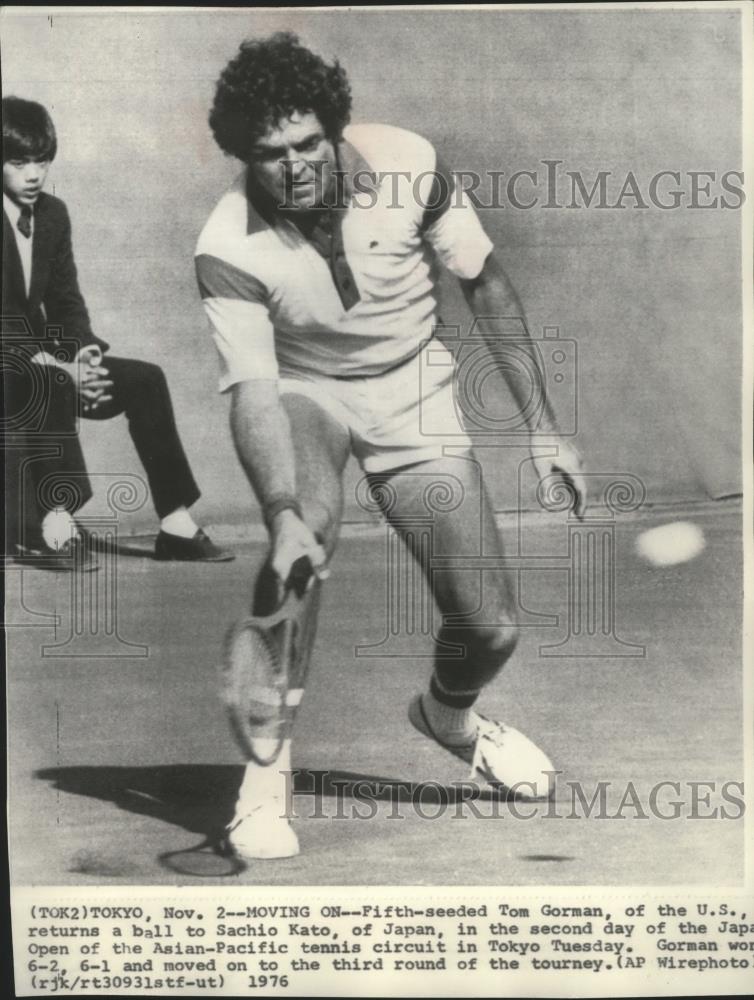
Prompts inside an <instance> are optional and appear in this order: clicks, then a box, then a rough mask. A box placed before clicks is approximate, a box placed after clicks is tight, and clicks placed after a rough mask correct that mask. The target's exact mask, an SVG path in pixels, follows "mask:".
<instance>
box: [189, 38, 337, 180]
mask: <svg viewBox="0 0 754 1000" xmlns="http://www.w3.org/2000/svg"><path fill="white" fill-rule="evenodd" d="M297 111H298V112H308V111H310V112H312V113H313V114H315V115H316V116H317V118H318V119H319V121H320V123H321V125H322V127H323V128H324V130H325V133H326V135H327V137H328V138H329V139H331V140H332V141H337V140H338V139H340V137H341V135H342V133H343V129H344V128H345V126H346V125H347V124H348V121H349V118H350V116H351V87H350V85H349V83H348V78H347V77H346V73H345V70H344V69H343V68H342V67H341V66H340V64H339V63H338V62H337V60H336V61H335V62H334V63H333V64H332V66H330V65H328V64H327V63H326V62H325V61H324V60H323V59H322V58H320V56H317V55H315V54H314V53H313V52H310V51H309V49H307V48H305V47H304V46H303V45H301V44H300V43H299V40H298V37H297V36H296V35H294V34H291V33H290V32H287V31H279V32H276V33H275V34H274V35H270V37H269V38H262V39H253V40H251V41H246V42H243V44H242V45H241V47H240V49H239V52H238V55H237V56H236V57H235V59H232V60H231V61H230V62H229V63H228V65H227V66H226V67H225V69H224V70H223V72H222V74H221V76H220V79H219V80H218V83H217V89H216V91H215V100H214V104H213V106H212V110H211V112H210V116H209V124H210V127H211V128H212V132H213V134H214V136H215V140H216V141H217V144H218V146H219V147H220V148H221V149H222V150H223V151H224V152H226V153H230V154H231V155H232V156H237V157H238V158H239V159H240V160H243V161H244V162H245V163H246V162H248V161H249V158H250V154H251V149H252V147H253V145H254V143H255V142H256V141H257V140H258V139H259V138H260V137H261V136H262V135H264V133H265V132H266V131H267V129H268V128H270V127H271V126H274V125H275V124H277V122H279V121H281V120H282V119H284V118H288V117H290V115H291V114H293V113H294V112H297Z"/></svg>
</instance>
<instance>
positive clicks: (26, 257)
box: [3, 192, 34, 298]
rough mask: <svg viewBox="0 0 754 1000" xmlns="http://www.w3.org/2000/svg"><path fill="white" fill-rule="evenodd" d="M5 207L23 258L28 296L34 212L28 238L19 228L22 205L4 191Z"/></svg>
mask: <svg viewBox="0 0 754 1000" xmlns="http://www.w3.org/2000/svg"><path fill="white" fill-rule="evenodd" d="M3 208H4V210H5V214H6V215H7V216H8V218H9V219H10V224H11V226H12V227H13V235H14V236H15V238H16V246H17V247H18V255H19V257H20V258H21V267H22V268H23V270H24V287H25V288H26V296H27V298H28V296H29V289H30V288H31V248H32V244H33V242H34V212H33V211H32V213H31V220H30V221H31V236H29V237H28V238H27V237H26V236H24V234H23V233H22V232H21V230H20V229H19V228H18V220H19V218H20V217H21V206H20V205H17V204H16V203H15V201H13V199H12V198H9V197H8V195H7V194H5V192H3Z"/></svg>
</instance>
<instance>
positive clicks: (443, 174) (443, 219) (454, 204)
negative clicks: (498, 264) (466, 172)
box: [423, 159, 493, 278]
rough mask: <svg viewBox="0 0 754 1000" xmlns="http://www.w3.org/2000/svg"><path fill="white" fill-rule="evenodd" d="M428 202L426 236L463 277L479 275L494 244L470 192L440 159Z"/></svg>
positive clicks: (448, 266)
mask: <svg viewBox="0 0 754 1000" xmlns="http://www.w3.org/2000/svg"><path fill="white" fill-rule="evenodd" d="M426 204H427V205H428V208H427V209H426V210H425V213H424V224H423V236H424V239H425V240H426V241H427V242H428V243H429V245H430V246H431V247H432V249H433V250H434V251H435V253H436V254H437V257H438V258H439V260H440V261H441V262H442V263H443V264H444V265H445V267H447V268H448V270H449V271H451V272H452V273H453V274H455V275H456V276H457V277H459V278H476V277H477V275H478V274H479V272H480V271H481V270H482V268H483V267H484V262H485V261H486V260H487V257H488V256H489V254H490V253H491V251H492V249H493V244H492V241H491V240H490V238H489V237H488V236H487V234H486V233H485V231H484V229H483V228H482V223H481V222H480V221H479V216H478V215H477V213H476V210H475V209H474V206H473V205H472V204H471V202H470V201H469V198H468V196H467V194H466V192H465V191H463V190H461V189H459V188H458V187H457V185H456V183H455V180H454V178H453V176H452V174H451V173H450V172H449V171H448V170H447V169H446V167H445V166H444V165H443V163H442V161H440V160H439V159H438V161H437V163H436V166H435V176H434V180H433V189H432V191H431V192H430V193H429V194H428V196H427V202H426Z"/></svg>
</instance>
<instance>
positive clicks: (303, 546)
mask: <svg viewBox="0 0 754 1000" xmlns="http://www.w3.org/2000/svg"><path fill="white" fill-rule="evenodd" d="M271 533H272V560H271V564H272V568H273V570H274V571H275V573H276V574H277V576H278V579H279V581H280V591H281V597H282V591H283V588H284V585H285V581H286V580H287V579H288V577H289V576H290V572H291V567H292V566H293V564H294V563H295V561H296V560H297V559H299V558H301V556H307V557H308V559H309V561H310V562H311V564H312V568H313V570H314V573H315V575H316V577H317V578H318V579H320V580H326V579H327V578H328V577H329V575H330V570H329V569H328V568H327V553H326V552H325V550H324V548H323V547H322V545H321V544H320V542H319V541H318V539H317V537H316V535H315V534H314V532H313V531H312V530H311V528H309V527H308V525H306V524H305V523H304V522H303V521H302V520H301V518H300V517H299V516H298V515H297V514H296V513H295V512H294V511H292V510H283V511H281V512H280V513H279V514H278V515H277V516H276V517H275V518H274V520H273V522H272V525H271Z"/></svg>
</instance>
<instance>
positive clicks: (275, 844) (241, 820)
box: [228, 799, 299, 861]
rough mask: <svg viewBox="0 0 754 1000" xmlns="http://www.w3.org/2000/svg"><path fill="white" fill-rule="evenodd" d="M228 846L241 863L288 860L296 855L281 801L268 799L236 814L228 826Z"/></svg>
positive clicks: (295, 842) (296, 842)
mask: <svg viewBox="0 0 754 1000" xmlns="http://www.w3.org/2000/svg"><path fill="white" fill-rule="evenodd" d="M228 843H229V844H230V846H231V847H232V848H233V850H234V851H235V853H236V854H237V855H238V857H239V858H241V860H242V861H243V860H249V861H254V860H257V859H259V858H292V857H294V856H295V855H296V854H298V852H299V846H298V837H297V836H296V833H295V831H294V829H293V827H292V826H291V825H290V823H289V822H288V819H287V818H286V815H285V805H284V802H283V800H282V799H270V800H268V801H267V802H264V803H261V804H260V805H258V806H256V807H254V808H252V809H251V811H249V812H247V813H245V814H243V815H240V816H239V815H238V814H236V816H235V817H234V818H233V820H232V821H231V823H230V825H229V826H228Z"/></svg>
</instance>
